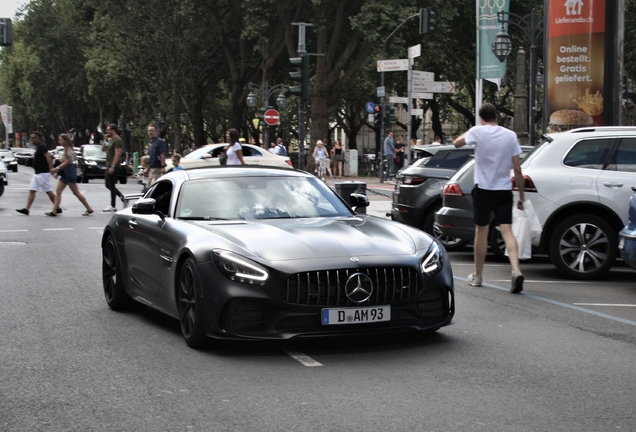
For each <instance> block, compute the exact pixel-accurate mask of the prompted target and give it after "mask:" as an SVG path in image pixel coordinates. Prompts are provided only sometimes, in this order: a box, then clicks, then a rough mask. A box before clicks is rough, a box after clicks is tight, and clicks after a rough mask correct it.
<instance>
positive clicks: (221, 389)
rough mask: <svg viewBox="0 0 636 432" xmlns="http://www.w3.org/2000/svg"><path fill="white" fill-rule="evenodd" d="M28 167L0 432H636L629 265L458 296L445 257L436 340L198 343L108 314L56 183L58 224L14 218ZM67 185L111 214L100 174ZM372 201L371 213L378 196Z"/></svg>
mask: <svg viewBox="0 0 636 432" xmlns="http://www.w3.org/2000/svg"><path fill="white" fill-rule="evenodd" d="M30 175H31V170H30V169H26V168H24V167H22V166H21V167H20V171H19V172H18V173H17V174H14V173H9V182H10V183H9V186H8V187H7V188H6V189H5V194H4V195H3V196H2V197H0V326H1V328H2V331H1V332H0V364H1V365H2V367H1V368H0V430H2V431H68V430H82V431H93V430H94V431H159V430H166V431H190V430H205V431H210V430H212V431H281V430H293V431H334V430H340V431H362V430H365V431H412V430H417V431H441V430H452V431H593V432H597V431H610V430H611V431H617V430H620V431H633V430H636V410H635V409H634V406H635V402H636V379H635V376H636V373H635V372H634V365H635V364H636V346H635V345H636V277H635V276H636V273H635V272H633V271H632V270H631V269H628V268H625V267H618V268H616V269H615V270H613V271H612V273H611V275H610V277H609V278H608V280H606V281H596V282H573V281H567V280H564V279H562V278H560V276H559V274H558V273H557V272H556V271H555V270H554V269H553V268H552V266H551V264H549V261H548V260H547V258H546V257H536V258H534V259H533V260H532V261H531V262H528V263H524V264H523V270H524V273H525V275H526V278H527V282H526V288H525V290H524V293H523V294H521V295H512V294H509V293H508V284H509V282H508V274H509V269H508V268H507V266H504V265H501V264H499V263H496V262H494V261H490V260H489V261H488V263H487V268H486V272H485V278H484V280H485V286H484V287H482V288H473V287H470V286H468V284H467V283H466V281H465V276H466V275H467V274H468V273H470V271H471V261H472V257H471V253H470V250H467V251H466V252H457V253H452V254H451V256H452V258H451V259H452V265H453V271H454V274H455V287H456V305H457V313H456V323H455V324H454V325H453V326H450V327H446V328H443V329H441V330H439V331H438V332H436V333H434V334H430V335H414V334H405V335H402V336H399V337H391V338H387V337H374V338H358V339H335V340H334V339H330V340H294V341H289V342H286V343H254V342H231V343H222V344H218V345H217V346H216V347H215V348H211V349H209V350H205V351H194V350H191V349H189V348H187V346H186V345H185V343H184V342H183V340H182V338H181V335H180V333H179V325H178V323H177V322H176V321H174V320H172V319H169V318H165V317H163V316H162V315H160V314H159V313H157V312H155V311H152V310H149V309H145V308H143V307H141V308H139V310H137V311H133V312H127V313H116V312H113V311H111V310H109V308H108V307H107V305H106V302H105V300H104V298H103V292H102V285H101V250H100V236H101V230H102V228H103V226H104V225H105V224H106V222H107V221H108V220H109V218H110V214H107V213H100V212H99V211H98V212H96V213H95V214H94V215H93V216H90V217H82V216H81V213H82V212H83V208H82V205H81V204H80V203H79V201H77V199H76V198H75V197H73V196H72V194H71V192H70V191H69V190H67V191H65V193H64V195H63V201H62V207H63V209H64V213H63V214H62V215H61V216H60V217H57V218H51V217H46V216H44V212H45V211H49V210H50V203H49V201H48V199H47V197H46V196H45V195H43V194H41V193H39V194H38V196H37V198H36V201H35V203H34V206H33V208H32V212H31V215H30V216H28V217H27V216H22V215H20V214H18V213H16V212H15V209H16V208H21V207H23V206H24V203H25V201H26V195H27V189H28V182H29V179H30ZM54 183H55V182H54ZM370 187H375V186H370ZM382 187H385V186H382ZM140 188H141V186H140V185H137V184H136V182H135V181H134V180H133V181H130V182H129V183H128V184H127V185H123V186H121V190H122V191H123V192H124V193H133V192H137V191H138V190H139V189H140ZM81 190H82V192H83V193H84V194H85V195H86V197H87V199H88V200H89V202H90V203H91V205H92V206H93V207H94V208H95V209H96V210H101V209H102V208H104V207H106V206H107V205H108V191H107V190H106V189H105V188H104V186H103V183H102V182H101V181H99V180H93V181H91V183H89V184H86V185H81ZM372 201H373V202H375V204H374V208H373V210H374V212H375V213H378V214H381V211H382V209H383V206H384V205H386V204H382V203H385V199H384V198H381V197H380V198H372Z"/></svg>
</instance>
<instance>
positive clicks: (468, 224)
mask: <svg viewBox="0 0 636 432" xmlns="http://www.w3.org/2000/svg"><path fill="white" fill-rule="evenodd" d="M533 148H534V147H532V146H521V158H524V157H525V156H526V155H527V154H528V153H530V151H531V150H532V149H533ZM474 176H475V160H474V159H471V160H470V161H469V162H468V163H467V164H465V165H464V166H463V167H461V169H460V170H459V171H457V172H456V173H455V175H453V177H452V178H451V179H450V180H449V181H448V183H446V185H445V186H444V189H443V191H442V202H443V206H442V208H441V209H439V211H438V212H437V213H436V214H435V229H436V230H437V231H440V232H441V233H442V234H443V235H445V236H449V237H453V238H459V239H461V240H463V241H465V242H472V241H473V240H474V239H475V222H474V218H473V213H474V210H473V197H472V195H471V194H472V192H473V188H474V187H475V180H474ZM488 245H489V246H490V251H491V252H492V253H493V254H494V255H495V257H496V258H497V259H498V260H500V261H508V257H507V256H506V255H505V249H506V245H505V243H504V241H503V237H502V236H501V232H500V231H499V229H498V226H497V225H495V222H494V221H493V222H492V224H491V226H490V230H489V231H488Z"/></svg>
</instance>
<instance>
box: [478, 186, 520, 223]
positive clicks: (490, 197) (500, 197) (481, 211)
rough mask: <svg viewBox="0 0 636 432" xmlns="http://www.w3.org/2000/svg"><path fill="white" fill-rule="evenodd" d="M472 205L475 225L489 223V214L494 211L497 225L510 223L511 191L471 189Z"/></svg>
mask: <svg viewBox="0 0 636 432" xmlns="http://www.w3.org/2000/svg"><path fill="white" fill-rule="evenodd" d="M472 196H473V207H474V208H475V213H474V221H475V225H479V226H486V225H490V220H491V215H492V213H493V212H494V213H495V222H496V223H497V225H503V224H511V223H512V191H511V190H487V189H479V187H477V185H475V188H474V189H473V193H472Z"/></svg>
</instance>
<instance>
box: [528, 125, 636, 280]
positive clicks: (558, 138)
mask: <svg viewBox="0 0 636 432" xmlns="http://www.w3.org/2000/svg"><path fill="white" fill-rule="evenodd" d="M545 138H546V140H545V142H543V143H542V144H541V145H539V146H538V147H536V148H535V149H534V150H533V151H532V152H531V153H530V154H529V155H528V156H527V157H526V158H525V159H524V161H523V163H522V165H521V168H522V171H523V174H524V178H525V190H526V199H530V200H531V201H532V204H533V206H534V209H535V210H536V212H537V215H538V216H539V220H540V222H541V224H542V226H543V232H542V233H541V235H540V236H538V237H537V238H535V240H534V242H533V245H534V246H538V247H541V248H542V249H543V250H545V251H546V252H547V253H548V254H549V255H550V259H551V260H552V263H553V264H554V265H555V266H556V268H557V269H558V270H559V271H560V272H561V273H563V274H564V275H565V276H567V277H568V278H572V279H596V278H600V277H602V276H604V275H605V274H606V273H607V272H608V271H609V269H610V268H611V267H612V266H613V265H614V262H615V260H616V257H617V253H618V233H619V231H620V230H621V228H622V227H623V226H625V225H626V224H627V215H628V208H629V199H630V197H631V195H632V190H631V188H632V186H636V127H591V128H581V129H574V130H572V131H568V132H563V133H558V134H549V135H546V136H545Z"/></svg>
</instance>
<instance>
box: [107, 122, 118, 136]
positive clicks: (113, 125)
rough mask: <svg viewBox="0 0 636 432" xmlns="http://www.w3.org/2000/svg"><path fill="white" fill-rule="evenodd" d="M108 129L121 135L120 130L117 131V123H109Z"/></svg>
mask: <svg viewBox="0 0 636 432" xmlns="http://www.w3.org/2000/svg"><path fill="white" fill-rule="evenodd" d="M108 128H109V129H110V130H112V131H113V132H115V133H116V134H117V135H119V130H118V129H117V125H116V124H115V123H108Z"/></svg>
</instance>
